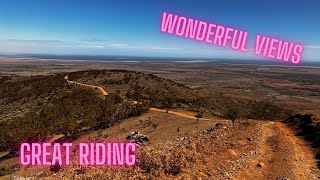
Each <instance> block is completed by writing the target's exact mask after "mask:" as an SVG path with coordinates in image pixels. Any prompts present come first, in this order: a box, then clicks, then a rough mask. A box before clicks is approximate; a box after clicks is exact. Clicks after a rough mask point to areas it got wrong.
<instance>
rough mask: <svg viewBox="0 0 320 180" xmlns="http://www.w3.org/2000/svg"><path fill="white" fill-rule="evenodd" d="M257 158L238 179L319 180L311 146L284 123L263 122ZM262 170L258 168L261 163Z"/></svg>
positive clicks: (249, 163) (250, 161) (253, 159)
mask: <svg viewBox="0 0 320 180" xmlns="http://www.w3.org/2000/svg"><path fill="white" fill-rule="evenodd" d="M259 129H260V138H259V142H258V144H257V149H258V151H257V156H256V157H254V158H252V159H251V160H249V162H248V168H247V169H246V170H245V171H242V172H240V173H239V174H238V175H237V176H236V178H235V179H299V180H300V179H306V180H308V179H318V177H319V176H320V174H319V170H318V169H317V168H316V160H315V157H314V153H313V152H312V149H311V147H310V145H308V144H307V143H306V142H305V141H304V140H303V139H301V138H300V137H297V136H295V135H294V132H293V130H291V129H290V128H289V127H288V126H287V125H286V124H284V123H282V122H261V127H260V128H259ZM259 163H260V164H261V165H262V167H258V166H257V165H258V164H259Z"/></svg>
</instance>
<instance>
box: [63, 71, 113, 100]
mask: <svg viewBox="0 0 320 180" xmlns="http://www.w3.org/2000/svg"><path fill="white" fill-rule="evenodd" d="M64 79H65V80H67V82H68V83H70V84H77V85H80V86H85V87H90V88H94V89H98V90H99V91H100V92H101V94H102V95H103V96H107V95H108V94H109V93H108V92H107V91H105V90H104V89H103V88H102V87H100V86H93V85H89V84H83V83H79V82H75V81H70V80H68V76H65V77H64Z"/></svg>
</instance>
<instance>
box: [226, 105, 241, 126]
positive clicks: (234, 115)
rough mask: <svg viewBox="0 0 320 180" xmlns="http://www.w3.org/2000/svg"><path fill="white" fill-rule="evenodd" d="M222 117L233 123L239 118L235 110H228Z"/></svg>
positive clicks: (237, 111)
mask: <svg viewBox="0 0 320 180" xmlns="http://www.w3.org/2000/svg"><path fill="white" fill-rule="evenodd" d="M223 116H224V118H227V119H230V120H231V121H232V122H233V123H234V121H235V120H236V119H237V118H239V110H238V109H235V108H229V109H228V110H227V112H226V113H225V114H224V115H223Z"/></svg>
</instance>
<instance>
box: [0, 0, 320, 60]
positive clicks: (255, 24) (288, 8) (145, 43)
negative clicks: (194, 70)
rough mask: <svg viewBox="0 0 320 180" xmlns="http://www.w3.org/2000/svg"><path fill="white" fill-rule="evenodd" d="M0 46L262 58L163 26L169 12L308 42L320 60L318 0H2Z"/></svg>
mask: <svg viewBox="0 0 320 180" xmlns="http://www.w3.org/2000/svg"><path fill="white" fill-rule="evenodd" d="M0 3H1V4H0V53H9V54H10V53H35V54H37V53H41V54H61V55H66V54H77V55H119V56H156V57H191V58H238V59H243V58H244V59H245V58H248V59H256V58H258V57H257V56H255V55H254V53H253V52H252V53H243V52H237V51H234V50H232V49H230V48H226V47H218V46H215V45H208V44H206V43H203V42H196V41H194V40H190V39H185V38H179V37H177V36H173V35H169V34H165V33H162V32H160V25H161V17H162V13H163V12H169V13H174V14H178V15H183V16H186V17H191V18H195V19H201V20H204V21H207V22H212V23H216V24H220V25H224V26H229V27H234V28H237V29H241V30H246V31H248V33H249V35H248V36H249V41H248V44H249V46H251V47H253V43H254V40H255V36H256V34H261V35H265V36H271V37H278V38H281V39H284V40H288V41H290V42H298V43H300V44H302V45H303V46H304V52H303V56H302V60H305V61H320V23H319V22H320V20H319V19H320V10H319V9H320V1H319V0H299V1H298V0H281V1H279V0H268V1H266V0H255V1H253V0H233V1H232V0H225V1H221V0H208V1H204V0H194V1H191V0H189V1H187V0H184V1H183V0H179V1H178V0H161V1H150V0H127V1H123V0H114V1H113V0H27V1H24V0H2V1H1V2H0Z"/></svg>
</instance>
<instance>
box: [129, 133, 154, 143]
mask: <svg viewBox="0 0 320 180" xmlns="http://www.w3.org/2000/svg"><path fill="white" fill-rule="evenodd" d="M126 139H127V141H128V142H132V143H136V144H139V145H147V144H149V143H150V139H149V137H148V136H146V135H143V134H141V133H140V132H139V131H133V132H131V133H130V134H129V135H128V136H127V137H126Z"/></svg>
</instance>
